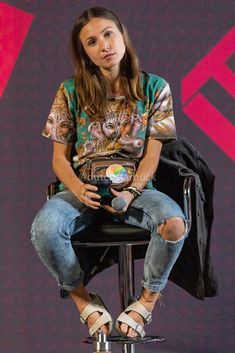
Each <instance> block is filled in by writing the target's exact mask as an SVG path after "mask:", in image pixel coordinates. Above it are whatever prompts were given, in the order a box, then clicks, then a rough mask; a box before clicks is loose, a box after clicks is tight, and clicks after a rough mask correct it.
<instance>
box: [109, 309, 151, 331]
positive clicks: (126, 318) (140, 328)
mask: <svg viewBox="0 0 235 353" xmlns="http://www.w3.org/2000/svg"><path fill="white" fill-rule="evenodd" d="M120 323H124V324H127V325H128V326H129V327H131V328H132V329H133V330H135V331H136V332H137V333H138V335H139V336H140V337H144V336H145V331H144V328H143V326H142V325H141V324H139V323H138V322H136V321H135V320H134V319H132V317H130V316H129V315H127V314H126V313H125V312H122V313H121V314H120V315H119V316H118V318H117V324H116V328H117V325H118V326H119V325H120ZM118 331H119V332H120V333H121V331H120V330H119V329H118Z"/></svg>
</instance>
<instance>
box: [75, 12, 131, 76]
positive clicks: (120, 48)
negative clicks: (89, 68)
mask: <svg viewBox="0 0 235 353" xmlns="http://www.w3.org/2000/svg"><path fill="white" fill-rule="evenodd" d="M79 37H80V41H81V43H82V45H83V48H84V50H85V52H86V54H87V55H88V57H89V58H90V60H91V61H92V62H93V63H94V64H95V65H96V66H98V67H99V68H100V70H101V72H102V73H103V74H104V75H105V74H107V71H116V72H117V73H118V72H119V68H120V61H121V60H122V58H123V56H124V54H125V50H126V48H125V44H124V41H123V36H122V33H121V32H120V31H119V29H118V28H117V26H116V24H115V23H114V22H113V21H111V20H107V19H105V18H93V19H92V20H91V21H90V22H88V23H87V24H86V25H85V26H84V27H83V28H82V30H81V32H80V35H79Z"/></svg>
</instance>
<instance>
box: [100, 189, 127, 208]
mask: <svg viewBox="0 0 235 353" xmlns="http://www.w3.org/2000/svg"><path fill="white" fill-rule="evenodd" d="M111 192H112V194H113V195H114V197H120V198H122V199H124V201H125V207H124V208H123V209H122V210H121V211H117V210H115V209H114V208H113V207H112V206H109V205H102V206H101V207H102V208H104V209H105V210H107V211H108V212H111V213H113V214H117V213H118V214H122V213H125V212H126V210H127V209H128V207H129V205H130V203H131V202H132V201H133V200H134V196H133V195H132V194H131V193H130V192H129V191H117V190H114V189H112V188H111Z"/></svg>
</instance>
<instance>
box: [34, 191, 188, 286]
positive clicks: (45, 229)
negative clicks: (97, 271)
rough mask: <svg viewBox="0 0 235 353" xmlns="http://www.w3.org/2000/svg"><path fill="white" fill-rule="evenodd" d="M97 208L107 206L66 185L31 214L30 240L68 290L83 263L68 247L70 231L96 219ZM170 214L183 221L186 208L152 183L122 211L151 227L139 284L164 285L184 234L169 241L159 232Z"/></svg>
mask: <svg viewBox="0 0 235 353" xmlns="http://www.w3.org/2000/svg"><path fill="white" fill-rule="evenodd" d="M100 212H106V211H104V210H102V211H100V210H98V211H97V210H93V209H91V208H89V207H87V206H85V205H84V204H83V203H81V202H80V201H79V200H78V199H77V198H76V197H75V196H74V195H73V194H72V193H71V192H70V191H68V190H66V191H62V192H59V193H58V194H56V195H55V196H53V197H52V198H51V199H50V200H49V201H47V202H46V204H45V205H44V206H43V207H42V208H41V209H40V211H39V212H38V213H37V215H36V217H35V219H34V222H33V224H32V228H31V234H32V243H33V245H34V247H35V249H36V251H37V253H38V255H39V257H40V258H41V260H42V262H43V263H44V264H45V265H46V266H47V268H48V269H49V271H50V272H51V273H52V275H53V276H54V277H55V278H56V280H57V283H58V285H59V286H60V287H61V288H62V289H65V290H68V291H72V290H73V289H75V288H76V287H77V286H78V285H79V284H80V283H81V282H82V280H83V269H82V268H81V267H80V264H79V259H78V258H77V256H76V255H75V253H74V250H73V248H72V245H71V237H72V236H73V235H75V234H76V233H78V232H79V231H80V230H82V229H84V228H86V227H88V226H89V225H91V224H92V223H93V222H95V221H96V220H97V219H99V215H100ZM173 217H180V218H182V219H183V220H184V221H185V216H184V213H183V211H182V210H181V208H180V207H179V206H178V205H177V203H176V202H174V201H173V200H172V199H171V198H169V197H168V196H167V195H165V194H163V193H161V192H159V191H157V190H155V189H154V190H152V189H146V190H144V192H143V193H142V194H141V195H140V196H139V197H138V198H137V199H135V200H134V201H133V202H132V203H131V205H130V206H129V208H128V210H127V212H126V213H125V214H124V215H123V216H121V217H120V219H121V221H122V222H124V223H127V224H132V225H135V226H139V227H142V228H145V229H148V230H150V232H151V239H150V242H149V245H148V248H147V251H146V255H145V260H144V271H143V279H142V286H143V287H144V288H146V289H148V290H150V291H153V292H158V291H161V290H162V289H163V288H164V287H165V286H166V283H167V279H168V277H169V274H170V271H171V269H172V267H173V265H174V263H175V261H176V260H177V258H178V256H179V254H180V251H181V249H182V247H183V243H184V239H185V236H186V234H184V235H183V236H182V238H180V239H179V240H178V241H168V240H165V239H164V238H162V237H161V235H160V234H158V227H159V225H161V224H162V223H164V221H166V220H167V219H170V218H173ZM115 218H116V217H115ZM116 219H117V218H116Z"/></svg>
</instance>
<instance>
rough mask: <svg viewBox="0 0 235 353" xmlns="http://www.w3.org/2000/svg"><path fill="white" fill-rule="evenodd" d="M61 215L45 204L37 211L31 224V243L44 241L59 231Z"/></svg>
mask: <svg viewBox="0 0 235 353" xmlns="http://www.w3.org/2000/svg"><path fill="white" fill-rule="evenodd" d="M62 218H63V215H62V214H61V212H58V210H55V209H54V210H53V209H50V208H49V207H47V206H46V205H45V206H44V207H43V208H42V209H41V210H40V211H39V212H38V213H37V215H36V216H35V219H34V221H33V224H32V226H31V240H32V243H33V244H36V243H41V244H43V243H46V242H47V241H49V240H51V241H54V239H53V238H54V237H56V236H57V235H58V233H59V232H61V228H62Z"/></svg>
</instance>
